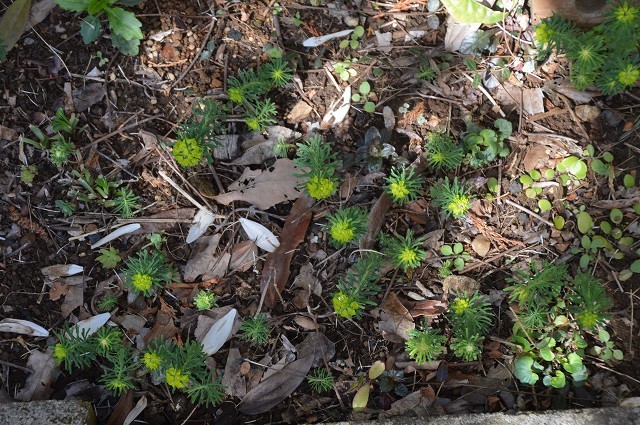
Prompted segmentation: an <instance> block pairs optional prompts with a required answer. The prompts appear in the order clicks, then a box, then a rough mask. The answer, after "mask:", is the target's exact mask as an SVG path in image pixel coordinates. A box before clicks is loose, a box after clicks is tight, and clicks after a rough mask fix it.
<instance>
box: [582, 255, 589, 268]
mask: <svg viewBox="0 0 640 425" xmlns="http://www.w3.org/2000/svg"><path fill="white" fill-rule="evenodd" d="M590 262H591V256H590V255H589V254H582V256H580V268H581V269H586V268H587V267H589V263H590Z"/></svg>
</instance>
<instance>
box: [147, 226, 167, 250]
mask: <svg viewBox="0 0 640 425" xmlns="http://www.w3.org/2000/svg"><path fill="white" fill-rule="evenodd" d="M147 239H148V240H149V242H148V243H146V244H145V245H144V246H143V247H142V248H141V249H145V248H148V247H150V246H152V247H154V248H155V249H156V250H160V248H162V245H164V244H165V243H167V238H165V237H164V230H161V231H159V232H158V233H151V234H150V235H147Z"/></svg>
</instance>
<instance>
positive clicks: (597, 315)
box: [567, 273, 612, 329]
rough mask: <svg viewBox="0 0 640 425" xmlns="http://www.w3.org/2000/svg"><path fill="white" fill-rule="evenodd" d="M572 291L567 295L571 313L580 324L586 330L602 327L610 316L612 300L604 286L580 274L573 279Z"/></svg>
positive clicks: (591, 277) (586, 275) (592, 278)
mask: <svg viewBox="0 0 640 425" xmlns="http://www.w3.org/2000/svg"><path fill="white" fill-rule="evenodd" d="M571 289H572V291H571V292H569V294H568V295H567V300H568V301H569V311H570V312H571V313H572V314H573V315H574V316H575V318H576V320H577V321H578V324H579V325H580V326H581V327H583V328H585V329H593V328H595V327H597V326H599V325H602V324H603V322H604V320H605V319H606V318H608V317H609V316H610V314H609V313H608V311H609V309H610V308H611V307H612V303H611V299H610V298H609V296H608V295H607V293H606V291H605V290H604V288H603V287H602V284H601V283H600V282H599V281H598V280H597V279H596V278H594V277H593V276H590V275H588V274H585V273H580V274H578V275H577V276H576V277H575V278H574V279H573V286H572V288H571Z"/></svg>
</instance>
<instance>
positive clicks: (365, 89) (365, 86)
mask: <svg viewBox="0 0 640 425" xmlns="http://www.w3.org/2000/svg"><path fill="white" fill-rule="evenodd" d="M358 91H359V92H360V93H362V94H363V95H364V96H366V95H368V94H369V93H370V92H371V84H369V82H368V81H363V82H362V83H360V87H358Z"/></svg>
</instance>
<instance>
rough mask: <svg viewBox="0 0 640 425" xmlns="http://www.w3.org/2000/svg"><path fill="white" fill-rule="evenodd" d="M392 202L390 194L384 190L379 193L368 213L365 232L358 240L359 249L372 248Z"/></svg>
mask: <svg viewBox="0 0 640 425" xmlns="http://www.w3.org/2000/svg"><path fill="white" fill-rule="evenodd" d="M392 204H393V202H392V200H391V196H389V195H388V194H387V193H386V192H384V193H383V194H382V195H380V198H378V200H377V201H376V203H375V204H374V205H373V208H371V212H370V213H369V219H368V221H367V223H368V224H367V233H366V234H365V235H364V236H363V237H362V239H361V240H360V249H371V248H373V246H374V245H375V243H376V241H377V240H378V233H380V229H382V225H383V224H384V223H385V221H386V216H387V211H389V208H391V205H392Z"/></svg>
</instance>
